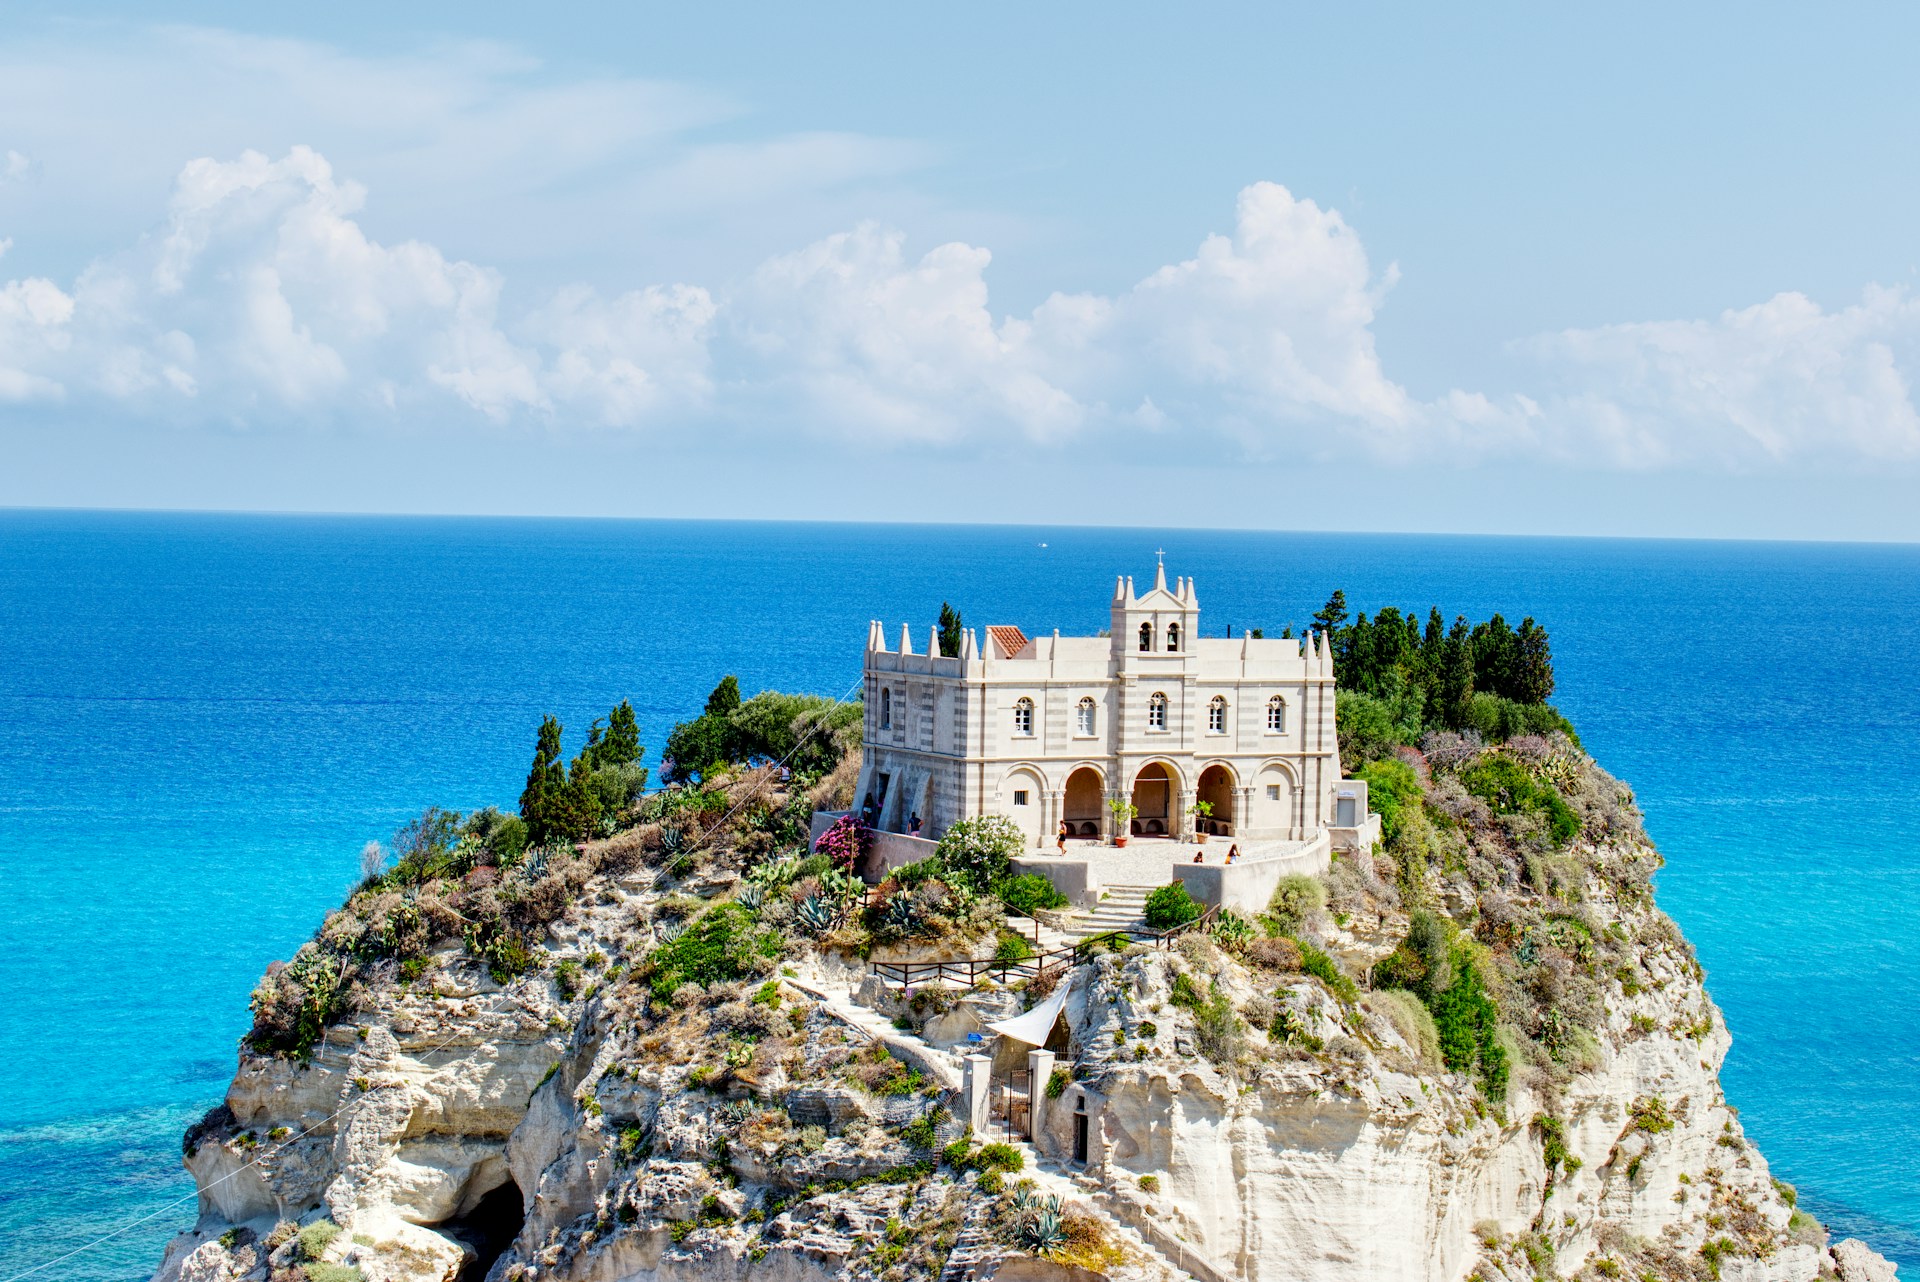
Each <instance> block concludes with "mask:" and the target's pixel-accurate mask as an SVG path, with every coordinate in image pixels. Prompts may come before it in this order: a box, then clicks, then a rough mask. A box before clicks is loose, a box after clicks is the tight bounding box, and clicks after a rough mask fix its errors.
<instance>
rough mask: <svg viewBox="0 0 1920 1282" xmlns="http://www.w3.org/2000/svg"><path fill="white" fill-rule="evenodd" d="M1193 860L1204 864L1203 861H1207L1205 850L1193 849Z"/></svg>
mask: <svg viewBox="0 0 1920 1282" xmlns="http://www.w3.org/2000/svg"><path fill="white" fill-rule="evenodd" d="M1193 862H1195V863H1196V864H1204V863H1205V862H1207V852H1206V851H1204V850H1196V851H1194V852H1193Z"/></svg>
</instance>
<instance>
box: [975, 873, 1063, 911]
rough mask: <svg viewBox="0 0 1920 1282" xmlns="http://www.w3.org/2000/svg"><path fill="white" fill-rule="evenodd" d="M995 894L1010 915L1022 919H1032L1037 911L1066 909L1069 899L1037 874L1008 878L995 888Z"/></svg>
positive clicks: (1023, 874) (1024, 874)
mask: <svg viewBox="0 0 1920 1282" xmlns="http://www.w3.org/2000/svg"><path fill="white" fill-rule="evenodd" d="M993 893H994V894H996V895H998V896H999V897H1000V902H1001V903H1002V904H1005V905H1006V908H1007V911H1008V912H1010V913H1018V914H1019V915H1020V916H1022V917H1031V916H1033V914H1034V911H1035V910H1036V909H1042V908H1065V907H1066V906H1067V897H1066V896H1065V895H1063V894H1061V893H1060V892H1059V891H1057V890H1055V889H1054V888H1053V883H1052V882H1050V881H1048V880H1047V879H1046V878H1045V877H1042V876H1041V875H1040V874H1039V873H1037V872H1023V873H1021V874H1020V875H1019V876H1018V877H1008V878H1007V879H1005V880H1004V881H1001V882H1000V883H999V884H997V885H996V886H994V888H993Z"/></svg>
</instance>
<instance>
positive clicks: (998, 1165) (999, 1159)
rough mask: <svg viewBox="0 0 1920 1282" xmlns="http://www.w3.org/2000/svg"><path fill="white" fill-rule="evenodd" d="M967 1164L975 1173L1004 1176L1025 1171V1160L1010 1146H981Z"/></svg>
mask: <svg viewBox="0 0 1920 1282" xmlns="http://www.w3.org/2000/svg"><path fill="white" fill-rule="evenodd" d="M969 1164H970V1165H971V1166H972V1167H973V1169H974V1170H976V1171H999V1172H1001V1173H1003V1174H1006V1175H1012V1174H1014V1173H1015V1172H1018V1171H1022V1170H1025V1169H1026V1165H1027V1159H1026V1158H1024V1157H1022V1156H1021V1155H1020V1150H1019V1149H1017V1148H1015V1147H1014V1146H1013V1145H1011V1144H983V1145H981V1146H980V1151H979V1152H978V1153H975V1154H974V1155H973V1156H972V1157H971V1158H970V1159H969Z"/></svg>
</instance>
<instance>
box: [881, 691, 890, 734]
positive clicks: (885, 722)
mask: <svg viewBox="0 0 1920 1282" xmlns="http://www.w3.org/2000/svg"><path fill="white" fill-rule="evenodd" d="M880 728H881V729H882V730H891V729H893V691H891V690H882V691H881V692H880Z"/></svg>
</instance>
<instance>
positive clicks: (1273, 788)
mask: <svg viewBox="0 0 1920 1282" xmlns="http://www.w3.org/2000/svg"><path fill="white" fill-rule="evenodd" d="M1267 800H1268V801H1278V800H1280V785H1279V784H1277V783H1270V784H1268V785H1267Z"/></svg>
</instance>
